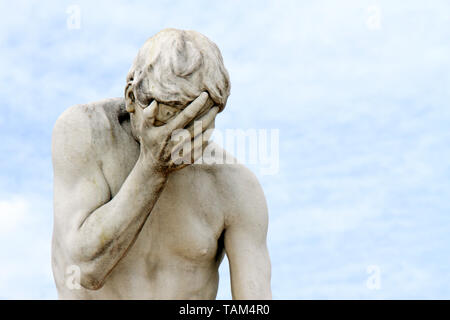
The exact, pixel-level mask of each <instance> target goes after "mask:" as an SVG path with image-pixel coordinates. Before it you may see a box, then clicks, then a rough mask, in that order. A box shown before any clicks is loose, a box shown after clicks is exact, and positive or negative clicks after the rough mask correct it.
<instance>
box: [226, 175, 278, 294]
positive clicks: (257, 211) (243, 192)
mask: <svg viewBox="0 0 450 320" xmlns="http://www.w3.org/2000/svg"><path fill="white" fill-rule="evenodd" d="M243 176H245V177H246V179H245V180H246V181H244V183H243V184H242V185H240V186H237V187H236V186H235V188H237V190H236V191H237V193H238V195H237V196H236V195H235V196H236V198H237V201H234V203H235V205H234V208H232V213H231V214H230V215H229V216H228V217H227V219H226V222H225V224H226V229H225V234H224V245H225V251H226V254H227V257H228V261H229V266H230V277H231V291H232V296H233V299H238V300H242V299H246V300H248V299H251V300H253V299H255V300H259V299H271V298H272V292H271V286H270V277H271V265H270V258H269V253H268V250H267V244H266V236H267V227H268V212H267V206H266V201H265V198H264V194H263V191H262V189H261V187H260V185H259V183H258V181H257V180H256V178H255V177H254V176H253V174H251V173H247V174H241V175H240V177H241V179H242V177H243Z"/></svg>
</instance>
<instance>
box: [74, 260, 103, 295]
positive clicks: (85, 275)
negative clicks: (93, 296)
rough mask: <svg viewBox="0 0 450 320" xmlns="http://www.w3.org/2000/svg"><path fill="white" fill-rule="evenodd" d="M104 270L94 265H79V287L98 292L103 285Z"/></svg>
mask: <svg viewBox="0 0 450 320" xmlns="http://www.w3.org/2000/svg"><path fill="white" fill-rule="evenodd" d="M104 270H105V268H103V267H102V266H99V265H97V264H96V263H93V262H89V263H81V264H80V278H79V279H80V285H81V287H83V288H84V289H87V290H99V289H101V288H102V287H103V285H104V284H105V279H106V276H107V274H105V271H104Z"/></svg>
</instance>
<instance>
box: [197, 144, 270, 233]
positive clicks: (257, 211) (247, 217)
mask: <svg viewBox="0 0 450 320" xmlns="http://www.w3.org/2000/svg"><path fill="white" fill-rule="evenodd" d="M224 153H226V151H224ZM203 166H204V168H205V169H204V170H208V171H209V172H210V175H211V176H212V179H213V181H214V189H215V193H216V194H217V195H218V196H219V199H220V202H221V203H222V204H223V206H224V208H225V212H224V213H225V222H226V224H228V225H231V224H234V223H236V222H245V221H247V222H258V223H261V224H267V219H268V212H267V204H266V198H265V195H264V191H263V189H262V186H261V184H260V183H259V181H258V178H257V177H256V175H255V174H254V173H253V172H252V171H251V170H250V169H249V168H247V167H246V166H245V165H243V164H240V163H238V162H237V161H235V162H234V163H232V164H227V163H225V164H211V165H203Z"/></svg>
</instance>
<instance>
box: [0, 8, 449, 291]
mask: <svg viewBox="0 0 450 320" xmlns="http://www.w3.org/2000/svg"><path fill="white" fill-rule="evenodd" d="M71 5H77V6H78V8H80V10H81V24H80V29H69V28H68V27H67V19H68V17H69V15H68V13H67V12H66V11H67V9H68V8H69V7H70V6H71ZM374 21H375V22H374ZM0 25H1V27H0V43H1V50H0V79H1V83H2V85H1V86H0V100H1V103H0V108H1V109H0V110H1V117H0V139H1V140H0V141H1V143H0V154H1V157H0V298H2V299H12V298H24V299H35V298H41V299H53V298H56V291H55V287H54V285H53V279H52V275H51V267H50V240H51V232H52V168H51V153H50V138H51V131H52V127H53V124H54V122H55V120H56V119H57V117H58V115H59V114H61V113H62V112H63V111H64V110H65V109H66V108H67V107H69V106H71V105H73V104H77V103H84V102H89V101H95V100H99V99H102V98H106V97H116V96H121V95H122V94H123V88H124V85H125V76H126V73H127V71H128V68H129V67H130V65H131V62H132V59H133V58H134V56H135V54H136V53H137V50H138V49H139V47H140V46H141V45H142V44H143V43H144V41H145V40H146V39H147V38H148V37H150V36H152V35H153V34H155V33H156V32H158V31H159V30H161V29H163V28H166V27H175V28H181V29H194V30H197V31H199V32H201V33H203V34H205V35H206V36H208V37H209V38H210V39H212V40H213V41H214V42H216V43H217V45H218V46H219V48H220V49H221V51H222V54H223V57H224V61H225V65H226V67H227V69H228V71H229V73H230V77H231V83H232V90H231V96H230V98H229V100H228V105H227V108H226V109H225V110H224V112H223V113H221V114H220V115H219V116H218V118H217V127H218V128H221V129H225V128H242V129H248V128H256V129H264V128H265V129H279V130H280V145H279V152H280V171H279V173H278V174H276V175H269V176H262V175H259V178H260V181H261V183H262V185H263V188H264V191H265V194H266V197H267V201H268V206H269V214H270V226H269V235H268V244H269V250H270V255H271V259H272V289H273V296H274V298H276V299H316V298H323V299H332V298H335V299H357V298H363V299H379V298H386V299H394V298H395V299H402V298H406V299H410V298H425V299H428V298H438V299H440V298H446V299H449V298H450V257H449V253H448V252H449V246H450V232H449V231H450V182H449V181H450V166H449V163H450V162H449V160H450V150H449V145H450V130H449V127H450V126H449V123H450V108H449V105H448V104H449V101H450V94H449V88H450V81H449V80H450V59H449V56H450V40H449V39H450V3H449V2H448V1H444V0H442V1H439V0H436V1H433V2H424V1H408V3H407V4H406V2H400V1H376V0H371V1H365V0H360V1H314V2H312V1H271V2H269V1H245V2H244V1H239V2H238V1H220V2H218V1H184V2H177V1H170V2H169V1H140V2H138V1H115V2H112V1H95V3H94V2H93V1H13V2H11V1H9V2H7V1H1V2H0ZM255 173H256V174H258V170H255ZM369 266H377V267H378V268H379V271H380V273H379V276H380V277H379V279H380V281H381V282H380V287H379V288H378V289H376V290H374V289H371V288H369V287H368V286H367V285H366V281H367V280H368V278H369V276H370V274H368V273H367V268H368V267H369ZM220 272H221V281H220V286H219V293H218V298H221V299H223V298H230V297H231V295H230V285H229V276H228V270H227V264H226V261H225V262H224V263H223V264H222V266H221V270H220Z"/></svg>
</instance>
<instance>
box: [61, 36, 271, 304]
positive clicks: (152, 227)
mask: <svg viewBox="0 0 450 320" xmlns="http://www.w3.org/2000/svg"><path fill="white" fill-rule="evenodd" d="M229 94H230V81H229V76H228V72H227V70H226V69H225V67H224V64H223V60H222V56H221V53H220V51H219V49H218V47H217V46H216V45H215V44H214V43H213V42H212V41H210V40H209V39H208V38H206V37H205V36H203V35H202V34H200V33H198V32H195V31H184V30H177V29H165V30H163V31H161V32H159V33H157V34H156V35H155V36H153V37H152V38H150V39H148V40H147V41H146V43H145V44H144V46H143V47H142V48H141V49H140V50H139V52H138V55H137V57H136V58H135V60H134V62H133V64H132V67H131V69H130V71H129V73H128V75H127V78H126V86H125V95H124V98H112V99H105V100H101V101H98V102H92V103H87V104H80V105H75V106H73V107H71V108H69V109H67V110H66V111H65V112H64V113H63V114H62V115H61V116H60V117H59V118H58V120H57V121H56V124H55V127H54V129H53V136H52V161H53V170H54V230H53V241H52V267H53V274H54V279H55V283H56V287H57V290H58V296H59V298H60V299H215V297H216V294H217V287H218V281H219V275H218V268H219V265H220V263H221V261H222V259H223V257H224V255H225V254H226V255H227V258H228V260H229V265H230V279H231V291H232V297H233V299H271V287H270V273H271V271H270V269H271V267H270V259H269V254H268V250H267V244H266V235H267V226H268V212H267V207H266V201H265V197H264V194H263V191H262V189H261V187H260V185H259V183H258V181H257V179H256V178H255V176H254V175H253V174H252V173H251V172H250V171H249V170H248V169H247V168H246V167H244V166H243V165H241V164H221V163H220V162H217V163H214V161H210V162H209V164H206V163H197V162H198V161H197V160H198V156H196V154H200V155H201V154H202V152H193V151H195V150H197V151H198V146H200V149H201V150H204V148H205V147H207V146H209V145H211V144H213V142H212V141H209V140H206V141H205V139H204V138H203V140H202V141H198V139H201V136H202V135H198V134H197V135H196V134H194V130H193V129H192V128H193V127H194V123H200V130H201V131H202V132H203V133H205V132H206V131H208V130H209V131H210V130H211V129H212V128H214V121H215V117H216V115H217V113H218V112H221V111H222V110H223V109H224V108H225V106H226V102H227V98H228V96H229ZM181 129H186V130H188V131H187V132H188V133H189V135H188V137H186V136H185V137H184V140H181V142H180V141H174V139H172V137H173V133H174V132H175V131H176V130H181ZM186 130H185V131H186ZM186 143H189V145H193V147H192V149H190V150H188V151H191V152H188V153H187V154H186V155H183V159H184V160H186V159H187V158H189V159H190V160H191V161H190V162H189V161H183V162H181V163H180V161H175V160H174V159H173V154H177V153H176V152H175V153H174V150H179V149H180V145H183V146H184V145H185V144H186ZM194 146H197V147H194ZM216 147H217V148H219V147H218V146H216ZM177 148H178V149H177ZM183 150H184V149H183ZM201 150H200V151H201ZM223 152H224V153H226V151H225V150H223ZM211 157H214V154H213V155H211ZM178 160H180V159H178ZM210 160H211V159H210ZM212 160H214V159H212Z"/></svg>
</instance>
